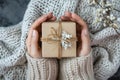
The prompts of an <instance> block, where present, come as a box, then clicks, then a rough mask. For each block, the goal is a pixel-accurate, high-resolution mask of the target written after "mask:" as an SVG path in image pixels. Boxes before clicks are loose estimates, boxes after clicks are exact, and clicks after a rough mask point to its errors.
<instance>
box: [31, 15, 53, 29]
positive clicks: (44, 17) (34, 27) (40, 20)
mask: <svg viewBox="0 0 120 80" xmlns="http://www.w3.org/2000/svg"><path fill="white" fill-rule="evenodd" d="M52 17H53V14H52V13H48V14H46V15H43V16H41V17H39V18H38V19H37V20H36V21H35V22H34V23H33V24H32V26H31V28H32V29H36V28H38V27H39V25H40V24H41V23H42V22H44V21H46V20H48V19H50V18H52Z"/></svg>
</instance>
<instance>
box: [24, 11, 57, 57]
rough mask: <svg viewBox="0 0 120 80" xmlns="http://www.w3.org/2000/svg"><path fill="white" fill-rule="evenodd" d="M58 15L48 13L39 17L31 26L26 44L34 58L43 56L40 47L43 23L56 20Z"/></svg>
mask: <svg viewBox="0 0 120 80" xmlns="http://www.w3.org/2000/svg"><path fill="white" fill-rule="evenodd" d="M55 20H56V17H55V16H53V14H52V13H48V14H46V15H43V16H41V17H40V18H38V19H37V20H36V21H35V22H34V23H33V24H32V26H31V28H30V30H29V32H28V37H27V39H26V45H27V50H28V53H29V55H30V56H31V57H33V58H41V57H42V54H41V47H40V38H41V34H42V33H41V32H42V31H41V24H42V22H45V21H55Z"/></svg>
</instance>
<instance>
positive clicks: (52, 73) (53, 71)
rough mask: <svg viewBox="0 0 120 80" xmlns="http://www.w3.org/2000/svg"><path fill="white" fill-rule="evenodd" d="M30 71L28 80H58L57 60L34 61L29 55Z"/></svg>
mask: <svg viewBox="0 0 120 80" xmlns="http://www.w3.org/2000/svg"><path fill="white" fill-rule="evenodd" d="M27 60H28V71H27V80H56V79H57V73H58V72H57V70H58V69H57V68H58V65H57V60H55V59H44V58H42V59H34V58H32V57H30V56H29V55H28V54H27Z"/></svg>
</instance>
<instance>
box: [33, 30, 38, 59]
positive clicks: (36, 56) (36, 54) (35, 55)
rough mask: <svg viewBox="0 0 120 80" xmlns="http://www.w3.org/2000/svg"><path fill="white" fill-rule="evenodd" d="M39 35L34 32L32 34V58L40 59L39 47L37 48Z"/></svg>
mask: <svg viewBox="0 0 120 80" xmlns="http://www.w3.org/2000/svg"><path fill="white" fill-rule="evenodd" d="M38 42H39V34H38V32H37V31H36V30H33V32H32V41H31V54H32V57H35V58H39V57H40V47H39V44H38Z"/></svg>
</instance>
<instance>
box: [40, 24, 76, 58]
mask: <svg viewBox="0 0 120 80" xmlns="http://www.w3.org/2000/svg"><path fill="white" fill-rule="evenodd" d="M41 40H42V57H58V58H61V57H76V41H77V38H76V23H74V22H44V23H43V24H42V39H41ZM50 52H51V53H50Z"/></svg>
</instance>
